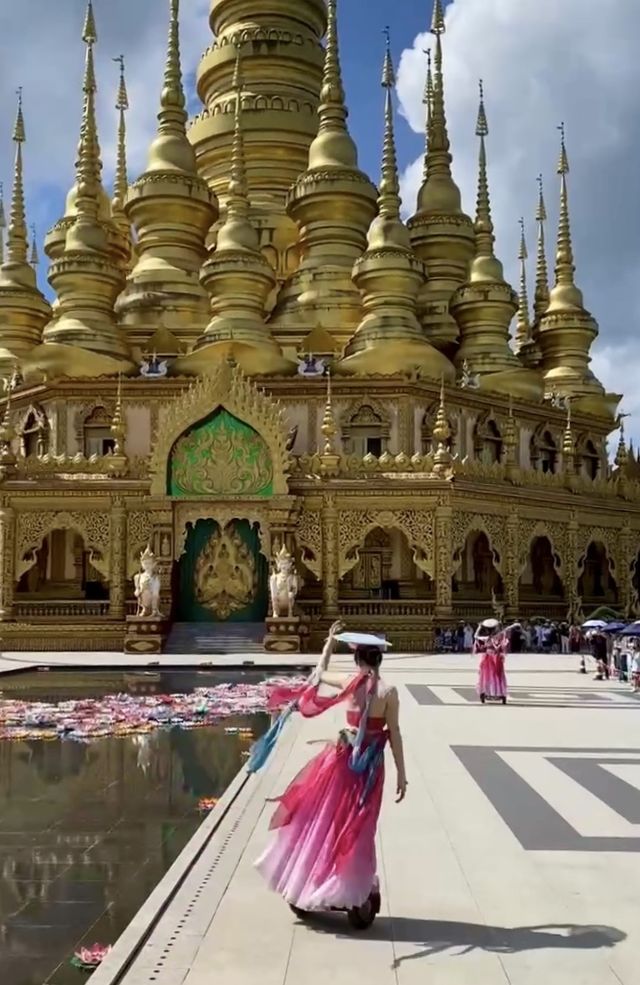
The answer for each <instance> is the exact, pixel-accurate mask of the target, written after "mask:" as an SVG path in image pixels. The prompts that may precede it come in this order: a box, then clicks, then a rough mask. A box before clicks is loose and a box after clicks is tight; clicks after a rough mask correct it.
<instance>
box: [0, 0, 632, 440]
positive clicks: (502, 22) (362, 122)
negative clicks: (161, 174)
mask: <svg viewBox="0 0 640 985" xmlns="http://www.w3.org/2000/svg"><path fill="white" fill-rule="evenodd" d="M256 2H258V0H256ZM85 3H86V0H55V2H54V3H52V2H51V0H20V2H19V3H18V2H8V0H5V2H2V0H0V180H4V183H5V193H7V191H8V189H7V185H8V183H9V182H10V179H11V171H12V157H13V147H12V144H11V140H10V134H11V127H12V124H13V118H14V114H15V96H14V93H15V89H16V86H18V85H23V86H24V96H25V114H26V122H27V133H28V144H27V146H26V148H25V161H26V175H27V196H28V197H27V201H28V207H29V221H35V222H36V223H37V226H38V232H39V234H40V237H42V236H43V234H44V232H45V231H46V229H47V228H48V227H49V226H50V225H51V224H52V223H53V222H54V221H55V220H56V219H57V218H58V217H59V216H60V214H61V212H62V208H63V202H64V195H65V192H66V190H67V189H68V187H69V186H70V184H71V183H72V178H73V163H74V158H75V149H76V144H77V138H78V129H79V122H80V112H81V103H82V93H81V79H82V67H83V45H82V42H81V40H80V34H81V30H82V21H83V17H84V8H85ZM94 5H95V11H96V17H97V22H98V34H99V43H98V46H97V51H96V67H97V74H98V83H99V93H98V96H99V105H98V116H99V122H100V136H101V142H102V147H103V156H104V160H105V179H106V181H107V183H109V182H110V181H111V176H112V171H113V161H114V136H115V130H116V113H115V109H114V101H115V100H114V95H115V90H116V87H117V68H116V66H115V65H114V64H113V62H112V58H113V56H115V55H118V54H120V53H121V52H124V54H125V56H126V57H127V76H128V84H129V91H130V99H131V111H130V113H129V116H128V121H129V155H130V163H131V168H130V171H131V177H132V178H133V177H135V176H136V174H138V173H140V171H141V170H142V169H143V167H144V158H145V151H146V147H147V146H148V143H149V140H150V137H151V134H152V132H153V127H154V122H155V112H156V108H157V103H158V97H159V91H160V84H161V76H162V66H163V61H164V51H165V47H166V24H167V12H168V0H94ZM338 6H339V20H340V31H341V53H342V66H343V75H344V81H345V88H346V91H347V99H348V102H349V106H350V110H351V116H350V127H351V131H352V134H353V136H354V138H355V139H356V142H357V143H358V146H359V151H360V165H361V167H362V168H363V169H364V170H365V171H367V172H368V173H369V174H370V175H371V177H372V178H373V179H374V180H375V179H376V178H377V176H378V170H379V158H380V143H381V135H382V91H381V87H380V68H381V59H382V54H383V36H382V30H383V28H384V26H385V25H386V24H389V25H390V27H391V32H392V44H393V51H394V57H395V61H396V63H399V70H398V87H397V96H398V104H399V109H400V112H399V113H398V116H397V124H396V130H397V142H398V151H399V160H400V164H401V168H402V170H403V181H402V188H403V195H404V198H405V207H406V211H407V212H408V213H411V211H412V209H413V206H414V203H415V196H416V192H417V189H418V186H419V182H420V172H421V161H420V156H421V152H422V147H423V140H424V138H423V133H422V129H423V120H424V107H423V106H422V101H421V100H422V90H423V85H424V71H425V63H426V59H425V56H424V54H423V51H422V49H423V47H425V45H427V44H430V43H431V41H432V39H431V37H430V35H429V34H428V33H427V32H428V28H429V24H430V20H431V0H393V2H391V0H338ZM589 7H590V5H589V4H587V3H586V2H585V0H517V2H516V0H513V2H507V0H449V2H448V3H447V5H446V23H447V32H446V35H445V38H444V53H445V87H446V104H447V117H448V121H449V132H450V137H451V143H452V151H453V158H454V161H453V171H454V177H455V179H456V181H457V182H458V184H459V185H460V188H461V191H462V195H463V205H464V207H465V208H466V211H467V212H469V213H471V214H473V211H474V206H475V182H476V170H477V140H476V138H475V136H474V129H475V116H476V109H477V81H478V78H479V77H480V76H482V77H483V78H484V81H485V93H486V104H487V112H488V115H489V130H490V133H489V138H488V156H489V180H490V185H491V194H492V205H493V215H494V222H495V227H496V248H497V253H498V256H499V257H500V259H501V260H502V261H503V263H504V266H505V273H506V276H507V278H508V279H509V280H510V281H511V283H517V280H518V275H519V271H518V265H517V260H516V257H517V249H518V242H517V241H518V219H519V217H520V216H521V215H522V216H524V217H525V220H526V223H527V235H528V239H529V246H530V254H533V253H534V244H535V224H534V222H533V216H534V212H535V198H536V176H537V174H538V173H539V172H543V174H544V176H545V183H546V194H547V206H548V211H549V224H548V229H547V241H548V244H549V255H548V260H549V268H550V270H551V271H552V270H553V248H554V244H555V225H556V217H557V202H558V185H557V176H556V173H555V166H556V161H557V155H558V134H557V125H558V123H559V122H560V121H561V120H564V121H565V123H566V126H567V140H568V148H569V157H570V162H571V173H570V176H569V183H570V202H571V212H572V223H573V238H574V248H575V255H576V264H577V282H578V284H579V286H580V287H581V288H582V289H583V291H584V294H585V304H586V306H587V307H588V308H589V309H590V310H591V311H593V313H594V315H595V316H596V318H597V320H598V322H599V324H600V338H599V339H598V342H597V343H596V345H595V346H594V349H593V356H594V360H593V368H594V370H595V372H596V374H597V375H598V376H599V377H600V378H601V379H602V380H603V382H604V383H605V385H606V386H607V387H608V388H609V389H615V390H616V391H618V392H620V391H623V392H626V395H627V396H626V400H625V405H624V409H625V410H630V411H635V412H636V414H637V416H640V413H639V412H640V387H638V384H637V380H638V375H639V374H640V346H639V345H638V342H637V339H638V334H639V327H638V323H639V322H640V294H639V293H638V290H637V286H636V285H637V280H638V271H639V270H640V229H639V226H638V216H639V215H640V176H639V172H638V167H637V161H638V160H639V159H640V110H639V108H638V100H637V92H638V91H640V59H638V57H637V43H636V39H637V38H638V37H639V36H640V3H639V2H638V0H598V17H597V18H594V17H593V16H590V14H589ZM208 8H209V0H182V3H181V9H182V17H181V20H182V39H183V56H184V57H183V65H184V68H185V71H187V72H189V71H191V72H192V71H193V69H194V67H195V65H196V63H197V59H198V56H199V54H200V53H201V52H202V50H203V48H204V47H205V46H206V45H207V44H208V43H209V41H210V37H211V35H210V32H209V28H208V24H207V11H208ZM603 25H605V28H606V29H603ZM569 38H570V39H571V44H570V45H568V43H567V39H569ZM407 121H409V122H407ZM45 270H46V263H45V262H44V258H43V263H42V264H41V268H40V273H41V275H44V273H45ZM529 276H530V279H532V278H533V263H531V264H530V270H529ZM632 430H635V433H636V435H637V437H638V438H639V439H640V424H634V425H632Z"/></svg>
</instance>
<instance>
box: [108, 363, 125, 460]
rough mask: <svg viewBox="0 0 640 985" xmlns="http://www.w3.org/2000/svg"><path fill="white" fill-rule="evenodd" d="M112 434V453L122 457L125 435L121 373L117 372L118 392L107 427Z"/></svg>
mask: <svg viewBox="0 0 640 985" xmlns="http://www.w3.org/2000/svg"><path fill="white" fill-rule="evenodd" d="M109 430H110V431H111V434H112V435H113V455H115V456H118V457H122V456H123V455H124V440H125V437H126V431H127V429H126V424H125V420H124V417H123V414H122V373H118V392H117V395H116V406H115V409H114V412H113V419H112V421H111V427H110V429H109Z"/></svg>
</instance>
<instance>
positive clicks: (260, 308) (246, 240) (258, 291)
mask: <svg viewBox="0 0 640 985" xmlns="http://www.w3.org/2000/svg"><path fill="white" fill-rule="evenodd" d="M233 78H234V89H235V96H236V98H235V109H234V137H233V145H232V150H231V162H230V171H229V191H228V197H227V214H226V216H225V220H224V222H223V224H222V226H221V227H220V229H219V231H218V241H217V246H216V249H215V250H214V251H212V252H211V253H210V255H209V257H208V259H207V261H206V262H205V264H204V266H203V268H202V273H201V275H200V279H201V281H202V284H203V285H204V287H205V288H206V290H207V292H208V294H209V297H210V299H211V313H212V316H213V317H212V318H211V320H210V322H209V324H208V325H207V327H206V328H205V330H204V332H203V334H202V335H201V336H200V338H199V339H198V340H197V342H196V344H195V346H194V348H193V351H192V352H190V353H189V354H188V355H187V356H184V357H182V358H180V359H179V360H178V362H177V363H176V364H175V368H176V370H177V371H178V372H197V371H199V370H202V369H205V368H206V367H207V366H210V365H213V364H215V363H216V362H219V361H220V360H221V359H228V358H229V357H232V358H233V360H234V361H235V362H236V363H238V365H239V366H240V367H241V368H242V370H243V371H244V372H245V373H249V374H258V373H260V374H262V375H265V374H273V373H285V372H287V371H289V372H293V371H294V370H295V364H294V363H291V362H288V361H287V360H285V359H284V358H283V356H282V353H281V351H280V348H279V346H278V345H277V343H276V342H275V341H274V339H273V337H272V336H271V334H270V332H269V329H268V328H267V327H266V325H265V318H264V309H265V304H266V301H267V297H268V296H269V294H270V292H271V291H272V290H273V288H274V287H275V283H276V278H275V274H274V271H273V269H272V267H271V265H270V264H269V262H268V260H266V258H265V257H264V256H263V254H262V252H261V250H260V240H259V238H258V233H257V231H256V229H255V228H254V226H253V225H252V223H251V220H250V219H249V212H250V207H249V198H248V190H247V176H246V169H245V158H244V140H243V134H242V96H243V84H242V79H241V72H240V48H239V47H238V48H237V49H236V63H235V69H234V75H233Z"/></svg>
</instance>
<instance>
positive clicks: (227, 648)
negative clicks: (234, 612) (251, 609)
mask: <svg viewBox="0 0 640 985" xmlns="http://www.w3.org/2000/svg"><path fill="white" fill-rule="evenodd" d="M264 635H265V627H264V623H261V622H226V623H225V622H176V623H174V624H173V627H172V629H171V632H170V634H169V639H168V640H167V643H166V645H165V649H164V652H165V653H194V654H195V653H211V654H228V653H243V654H244V653H264V647H263V645H262V641H263V639H264Z"/></svg>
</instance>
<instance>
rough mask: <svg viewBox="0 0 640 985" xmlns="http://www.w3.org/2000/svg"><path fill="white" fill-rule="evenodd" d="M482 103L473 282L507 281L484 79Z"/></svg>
mask: <svg viewBox="0 0 640 985" xmlns="http://www.w3.org/2000/svg"><path fill="white" fill-rule="evenodd" d="M478 85H479V90H480V100H479V103H478V119H477V122H476V137H479V138H480V147H479V151H478V195H477V204H476V221H475V227H474V228H475V233H476V257H475V260H474V262H473V263H472V265H471V277H470V280H471V281H474V280H479V281H496V282H498V283H500V282H503V281H504V277H503V270H502V264H501V263H500V261H499V260H498V259H497V258H496V255H495V253H494V250H493V247H494V242H495V236H494V232H493V220H492V218H491V198H490V195H489V181H488V178H487V148H486V144H485V138H486V137H487V136H488V135H489V125H488V123H487V113H486V110H485V106H484V87H483V84H482V79H480V82H479V84H478Z"/></svg>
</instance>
